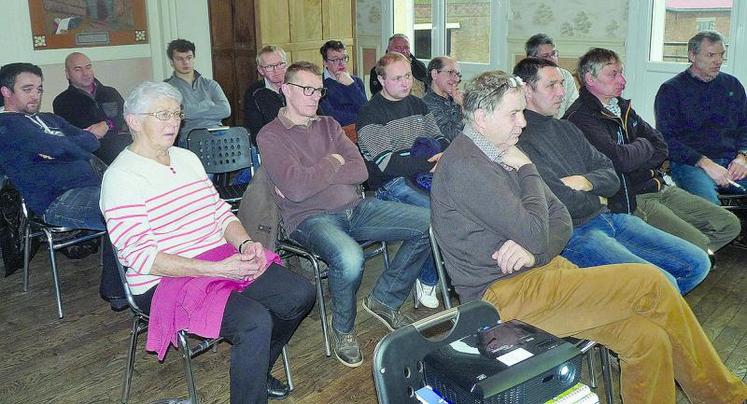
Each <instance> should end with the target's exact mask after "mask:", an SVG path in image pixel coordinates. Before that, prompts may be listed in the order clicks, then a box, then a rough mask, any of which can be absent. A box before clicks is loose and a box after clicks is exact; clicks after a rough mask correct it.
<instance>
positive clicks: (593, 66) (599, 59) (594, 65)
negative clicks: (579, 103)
mask: <svg viewBox="0 0 747 404" xmlns="http://www.w3.org/2000/svg"><path fill="white" fill-rule="evenodd" d="M621 62H622V61H621V60H620V56H618V55H617V52H615V51H613V50H612V49H604V48H592V49H589V51H588V52H586V53H585V54H584V55H583V56H581V58H580V59H579V60H578V77H579V79H581V85H584V83H585V81H586V73H591V76H592V77H595V78H596V77H599V72H600V71H602V69H604V66H607V65H610V64H613V63H621Z"/></svg>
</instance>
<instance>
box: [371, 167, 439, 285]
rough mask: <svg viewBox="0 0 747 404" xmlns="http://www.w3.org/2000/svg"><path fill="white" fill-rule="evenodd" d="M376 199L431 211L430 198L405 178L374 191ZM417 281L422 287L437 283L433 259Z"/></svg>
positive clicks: (426, 262)
mask: <svg viewBox="0 0 747 404" xmlns="http://www.w3.org/2000/svg"><path fill="white" fill-rule="evenodd" d="M376 198H378V199H381V200H382V201H392V202H401V203H406V204H408V205H415V206H420V207H423V208H426V209H428V210H430V209H431V196H430V195H429V194H428V193H427V192H425V191H424V190H422V189H420V188H418V187H417V186H416V185H414V184H412V183H411V182H410V180H408V179H406V178H405V177H397V178H395V179H393V180H391V181H388V182H387V183H385V184H384V185H382V186H380V187H379V189H377V190H376ZM418 279H420V282H421V283H422V284H424V285H428V286H434V285H436V284H437V283H438V272H436V263H435V262H434V261H433V259H432V258H431V259H429V260H426V261H425V262H424V263H423V267H422V268H421V269H420V275H418Z"/></svg>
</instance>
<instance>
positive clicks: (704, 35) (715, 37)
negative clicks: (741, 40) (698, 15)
mask: <svg viewBox="0 0 747 404" xmlns="http://www.w3.org/2000/svg"><path fill="white" fill-rule="evenodd" d="M706 40H707V41H708V42H721V43H724V42H726V41H725V40H724V36H723V35H721V33H720V32H718V31H700V32H698V33H697V34H695V36H693V37H692V38H690V40H689V41H687V53H693V54H696V55H697V54H698V53H700V46H701V45H702V44H703V41H706Z"/></svg>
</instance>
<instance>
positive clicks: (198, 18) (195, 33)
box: [0, 0, 213, 111]
mask: <svg viewBox="0 0 747 404" xmlns="http://www.w3.org/2000/svg"><path fill="white" fill-rule="evenodd" d="M0 10H2V16H3V17H4V18H3V25H4V27H3V28H4V33H5V34H4V35H0V49H2V52H0V65H4V64H7V63H12V62H30V63H34V64H37V65H39V66H40V67H41V68H42V70H43V71H44V75H45V80H44V87H45V92H46V95H45V97H44V99H43V103H42V111H51V110H52V100H53V99H54V97H55V96H56V95H57V94H59V93H60V92H62V91H63V90H64V89H65V88H66V87H67V81H66V80H65V73H64V60H65V56H67V55H68V54H69V53H70V52H71V51H73V49H50V50H35V49H34V47H33V44H32V40H31V18H30V15H29V9H28V2H27V1H21V0H0ZM146 10H147V11H146V12H147V16H148V37H149V38H148V40H149V43H148V44H142V45H125V46H99V47H86V48H77V49H75V50H77V51H81V52H83V53H85V54H86V55H88V57H89V58H91V60H92V61H93V62H94V66H95V68H96V76H97V78H99V80H101V81H102V82H103V83H104V84H106V85H109V86H113V87H115V88H117V89H118V90H119V92H120V93H122V95H123V96H126V95H127V93H129V92H130V90H132V88H134V87H135V86H136V85H137V84H139V83H140V82H142V81H144V80H163V79H164V78H166V77H168V76H169V75H171V67H170V66H169V63H168V59H167V58H166V45H167V44H168V42H169V41H171V40H172V39H176V38H180V37H181V38H185V39H189V40H191V41H193V42H194V43H195V46H196V48H197V55H196V68H197V69H198V70H199V71H200V73H202V74H204V75H205V76H207V77H212V74H213V69H212V59H211V52H210V22H209V16H208V6H207V0H189V1H185V0H146Z"/></svg>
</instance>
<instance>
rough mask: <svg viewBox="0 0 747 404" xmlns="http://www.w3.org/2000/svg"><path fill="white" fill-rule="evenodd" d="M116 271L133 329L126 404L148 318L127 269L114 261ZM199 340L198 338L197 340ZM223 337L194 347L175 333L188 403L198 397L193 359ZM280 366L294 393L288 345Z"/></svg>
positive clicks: (124, 394) (194, 403) (195, 402)
mask: <svg viewBox="0 0 747 404" xmlns="http://www.w3.org/2000/svg"><path fill="white" fill-rule="evenodd" d="M117 271H118V272H119V278H120V280H121V281H122V286H123V287H124V290H125V296H126V298H127V303H128V304H129V305H130V310H131V311H132V314H133V319H132V328H131V329H130V342H129V346H128V349H127V365H126V366H127V368H126V370H125V378H124V383H123V385H122V399H121V402H122V403H127V402H128V401H129V399H130V388H131V387H132V374H133V373H134V370H135V351H136V350H137V340H138V336H139V335H140V334H142V333H143V332H145V331H146V330H147V329H148V321H149V316H148V315H147V314H145V312H143V311H142V310H141V309H140V307H138V305H137V303H136V302H135V299H134V298H133V295H132V291H131V290H130V285H129V284H128V283H127V277H126V269H125V268H124V266H123V265H122V264H121V263H120V262H119V260H117ZM197 338H200V337H197ZM222 341H223V338H220V337H219V338H212V339H211V338H200V342H199V343H198V344H196V345H190V343H189V332H188V331H186V330H179V331H178V332H177V342H178V344H179V352H181V354H182V359H183V361H184V376H185V378H186V381H187V390H188V391H189V399H190V404H199V397H198V396H197V388H196V386H195V377H194V374H193V372H192V359H193V358H195V357H196V356H198V355H200V354H201V353H203V352H205V351H207V350H208V349H210V348H213V349H214V350H215V349H217V344H218V343H220V342H222ZM283 367H284V369H285V378H286V380H287V382H288V388H289V389H290V390H291V391H293V377H292V375H291V370H290V362H289V359H288V350H287V346H284V347H283Z"/></svg>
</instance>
